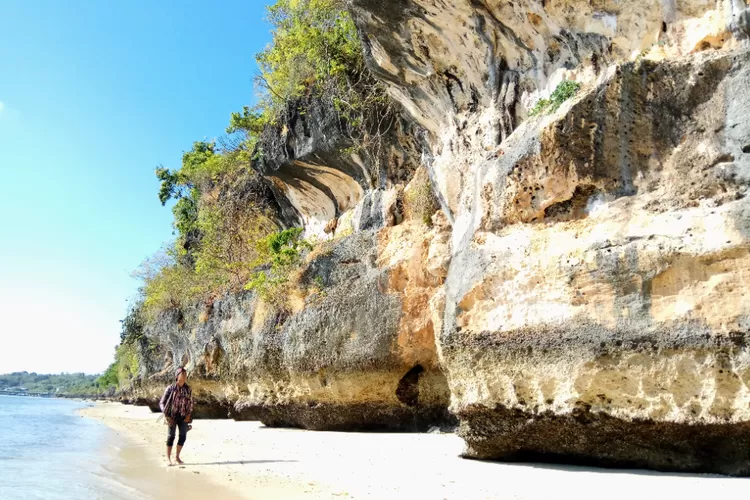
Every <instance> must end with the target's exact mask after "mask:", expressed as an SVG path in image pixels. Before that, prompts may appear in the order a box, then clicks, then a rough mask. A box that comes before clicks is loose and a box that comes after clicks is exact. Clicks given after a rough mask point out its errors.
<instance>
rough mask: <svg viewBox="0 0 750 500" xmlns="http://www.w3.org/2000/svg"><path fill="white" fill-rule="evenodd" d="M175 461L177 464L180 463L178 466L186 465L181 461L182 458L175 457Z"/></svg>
mask: <svg viewBox="0 0 750 500" xmlns="http://www.w3.org/2000/svg"><path fill="white" fill-rule="evenodd" d="M174 460H175V462H177V463H178V464H180V465H182V464H184V463H185V462H183V461H182V460H180V457H175V458H174Z"/></svg>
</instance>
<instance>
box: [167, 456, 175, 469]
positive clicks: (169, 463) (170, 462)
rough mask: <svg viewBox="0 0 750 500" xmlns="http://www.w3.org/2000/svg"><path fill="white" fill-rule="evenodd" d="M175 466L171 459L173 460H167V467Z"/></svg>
mask: <svg viewBox="0 0 750 500" xmlns="http://www.w3.org/2000/svg"><path fill="white" fill-rule="evenodd" d="M173 465H174V464H173V463H172V459H171V458H168V459H167V467H172V466H173Z"/></svg>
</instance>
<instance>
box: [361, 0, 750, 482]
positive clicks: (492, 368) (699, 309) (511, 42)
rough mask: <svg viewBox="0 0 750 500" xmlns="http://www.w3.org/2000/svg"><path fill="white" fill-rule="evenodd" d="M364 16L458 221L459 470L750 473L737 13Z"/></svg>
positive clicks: (429, 5) (452, 353)
mask: <svg viewBox="0 0 750 500" xmlns="http://www.w3.org/2000/svg"><path fill="white" fill-rule="evenodd" d="M352 4H353V9H354V12H355V13H356V15H357V19H358V23H359V25H360V27H361V30H362V33H363V35H364V37H365V40H366V41H367V43H368V47H369V52H370V56H371V64H372V65H373V66H374V67H375V68H376V71H378V75H379V76H380V77H381V78H383V79H385V80H387V81H388V82H389V83H390V85H391V92H392V94H393V96H394V97H395V98H396V99H398V100H399V101H400V102H401V103H402V104H403V105H404V106H405V107H406V108H407V109H409V110H410V112H411V113H412V114H413V116H414V119H415V120H417V121H418V122H419V123H421V124H422V125H423V126H424V127H425V128H426V129H427V130H428V131H429V134H430V137H431V141H430V143H431V146H432V151H433V153H434V159H433V161H432V162H431V163H430V164H429V171H430V174H431V176H432V178H433V179H434V181H435V185H436V186H437V188H438V191H439V193H440V197H441V200H442V202H443V209H444V210H445V212H446V213H447V214H448V215H449V218H450V220H451V221H452V223H453V224H452V252H453V258H452V262H451V265H450V269H449V272H448V278H447V282H446V286H445V302H444V307H445V309H444V315H443V324H442V325H441V327H440V335H439V336H438V349H439V352H440V360H441V365H442V366H443V368H444V370H445V371H446V375H447V377H448V380H449V385H450V390H451V410H452V411H453V412H454V413H455V414H456V415H458V417H459V419H460V420H461V428H460V434H461V435H462V436H463V437H464V439H465V440H466V442H467V445H468V448H467V452H466V454H467V455H468V456H471V457H478V458H501V459H517V458H530V457H531V458H540V459H553V460H569V461H579V462H591V463H596V464H612V465H629V466H645V467H655V468H659V469H669V470H714V471H720V472H725V473H730V474H748V473H750V466H748V463H749V462H748V458H750V455H749V453H748V451H747V450H748V445H749V444H750V433H748V430H750V392H748V387H749V386H748V384H750V379H748V374H750V364H749V362H750V358H748V351H747V346H746V338H747V337H746V336H747V331H748V319H750V318H749V317H748V313H749V312H750V302H748V299H747V297H746V296H745V295H746V286H745V279H746V275H747V269H748V262H749V261H748V260H747V256H748V247H749V243H750V240H748V228H749V226H748V219H747V215H748V202H747V199H746V191H747V183H748V180H750V179H749V178H748V174H749V173H750V170H748V168H749V167H750V122H748V120H747V118H746V117H747V116H748V111H750V74H749V73H748V72H750V66H748V62H749V61H750V56H749V54H748V49H747V41H746V39H747V35H748V20H749V19H750V17H749V11H748V10H747V7H746V5H745V2H743V1H739V2H738V1H733V2H732V1H726V2H725V1H720V2H698V1H696V2H676V3H675V2H654V1H635V2H578V1H542V2H537V1H533V2H532V1H525V2H524V1H521V2H500V1H484V2H480V1H465V2H441V1H427V0H424V1H419V0H415V1H380V2H369V1H359V0H354V1H353V2H352ZM562 78H565V79H575V80H578V81H579V82H581V83H582V84H583V85H584V87H583V89H582V91H581V92H579V94H578V96H577V97H576V98H575V99H573V100H572V101H571V102H568V103H565V104H563V106H562V107H561V108H560V109H559V110H558V111H557V112H556V113H554V114H553V115H552V116H543V117H541V118H529V117H528V116H527V112H526V110H527V109H528V107H530V105H531V104H532V102H533V100H534V99H535V98H536V97H539V96H544V95H548V94H549V93H550V91H551V90H552V89H553V88H554V87H555V86H556V85H557V83H558V82H559V81H560V79H562Z"/></svg>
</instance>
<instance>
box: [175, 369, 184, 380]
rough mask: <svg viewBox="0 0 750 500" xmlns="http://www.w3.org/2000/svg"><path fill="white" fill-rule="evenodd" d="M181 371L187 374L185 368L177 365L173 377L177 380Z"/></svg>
mask: <svg viewBox="0 0 750 500" xmlns="http://www.w3.org/2000/svg"><path fill="white" fill-rule="evenodd" d="M182 372H185V376H187V370H186V369H185V368H183V367H179V368H178V369H177V371H176V372H175V374H174V379H175V380H177V379H178V378H180V373H182Z"/></svg>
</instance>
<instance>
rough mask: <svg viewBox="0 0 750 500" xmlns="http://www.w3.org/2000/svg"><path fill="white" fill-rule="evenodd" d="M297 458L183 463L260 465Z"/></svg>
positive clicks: (290, 461) (194, 464)
mask: <svg viewBox="0 0 750 500" xmlns="http://www.w3.org/2000/svg"><path fill="white" fill-rule="evenodd" d="M293 462H297V460H230V461H226V462H196V463H190V462H185V463H183V464H181V465H183V466H186V465H192V466H196V465H258V464H278V463H293Z"/></svg>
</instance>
